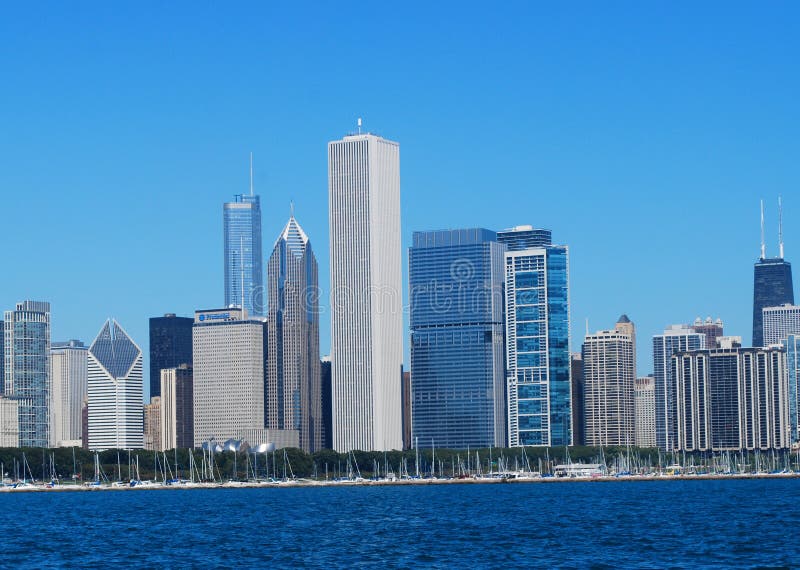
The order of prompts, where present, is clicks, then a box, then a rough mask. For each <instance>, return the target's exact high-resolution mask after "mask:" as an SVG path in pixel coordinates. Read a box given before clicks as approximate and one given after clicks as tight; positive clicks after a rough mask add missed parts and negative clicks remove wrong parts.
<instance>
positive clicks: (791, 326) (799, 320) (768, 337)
mask: <svg viewBox="0 0 800 570" xmlns="http://www.w3.org/2000/svg"><path fill="white" fill-rule="evenodd" d="M763 319H764V346H771V345H773V344H781V343H782V342H783V341H784V340H786V339H787V338H788V337H789V335H792V334H800V306H798V305H781V306H780V307H764V312H763Z"/></svg>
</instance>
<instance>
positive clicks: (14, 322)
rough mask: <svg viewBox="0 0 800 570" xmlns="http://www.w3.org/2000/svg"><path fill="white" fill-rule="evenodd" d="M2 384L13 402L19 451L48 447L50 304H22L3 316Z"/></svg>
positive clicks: (36, 302) (39, 302) (4, 391)
mask: <svg viewBox="0 0 800 570" xmlns="http://www.w3.org/2000/svg"><path fill="white" fill-rule="evenodd" d="M3 327H4V330H5V332H4V335H3V343H4V358H5V366H4V383H3V386H2V388H1V389H0V393H3V394H4V395H5V397H6V398H10V399H13V400H16V401H17V403H18V406H17V417H18V420H19V445H20V447H48V446H49V445H50V401H51V395H50V392H51V377H50V303H46V302H42V301H23V302H21V303H17V305H16V308H15V309H14V310H13V311H6V312H5V321H4V324H3Z"/></svg>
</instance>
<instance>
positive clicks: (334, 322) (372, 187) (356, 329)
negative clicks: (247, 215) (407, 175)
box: [328, 134, 403, 451]
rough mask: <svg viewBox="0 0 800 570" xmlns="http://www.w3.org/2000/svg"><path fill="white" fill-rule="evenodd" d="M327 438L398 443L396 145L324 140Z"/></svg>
mask: <svg viewBox="0 0 800 570" xmlns="http://www.w3.org/2000/svg"><path fill="white" fill-rule="evenodd" d="M328 191H329V193H328V196H329V210H328V217H329V227H330V253H331V256H330V273H331V304H332V311H331V361H332V365H333V445H334V448H335V449H336V450H338V451H347V450H351V449H362V450H365V451H370V450H377V451H380V450H391V449H400V448H402V446H403V434H402V420H401V396H400V367H401V366H402V363H403V316H402V307H403V299H402V290H403V289H402V277H401V266H402V262H401V254H400V145H399V144H397V143H396V142H392V141H389V140H385V139H382V138H380V137H376V136H374V135H371V134H364V135H362V134H358V135H350V136H346V137H344V138H343V139H342V140H339V141H333V142H330V143H328Z"/></svg>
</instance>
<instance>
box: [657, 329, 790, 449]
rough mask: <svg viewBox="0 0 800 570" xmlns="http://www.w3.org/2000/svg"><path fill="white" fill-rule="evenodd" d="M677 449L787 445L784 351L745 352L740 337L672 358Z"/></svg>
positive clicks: (786, 386)
mask: <svg viewBox="0 0 800 570" xmlns="http://www.w3.org/2000/svg"><path fill="white" fill-rule="evenodd" d="M670 365H671V367H672V368H673V377H674V378H675V383H676V386H677V400H676V403H677V406H676V410H677V419H678V421H677V428H678V430H677V439H676V446H675V447H676V449H677V450H679V451H738V450H742V449H745V450H756V449H758V450H770V449H786V448H788V447H789V443H790V435H789V417H788V416H789V414H788V410H789V406H788V403H789V394H788V385H787V369H786V351H785V349H784V348H782V347H771V348H742V347H741V337H723V338H722V339H719V342H718V347H717V348H714V349H711V350H694V351H689V352H679V353H677V354H674V355H673V356H672V358H671V362H670Z"/></svg>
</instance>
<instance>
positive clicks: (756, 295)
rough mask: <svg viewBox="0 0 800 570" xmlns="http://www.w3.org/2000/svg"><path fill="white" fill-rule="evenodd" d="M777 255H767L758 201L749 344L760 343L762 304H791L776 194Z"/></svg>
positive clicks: (789, 281)
mask: <svg viewBox="0 0 800 570" xmlns="http://www.w3.org/2000/svg"><path fill="white" fill-rule="evenodd" d="M778 228H779V229H778V257H770V258H768V257H767V248H766V244H765V242H764V203H763V202H762V203H761V257H760V259H759V260H758V261H757V262H756V263H755V266H754V268H753V346H755V347H760V346H764V314H763V311H764V308H765V307H778V306H780V305H786V304H789V305H793V304H794V288H793V284H792V264H791V263H789V262H788V261H786V260H785V259H784V257H783V211H782V207H781V201H780V198H778Z"/></svg>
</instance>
